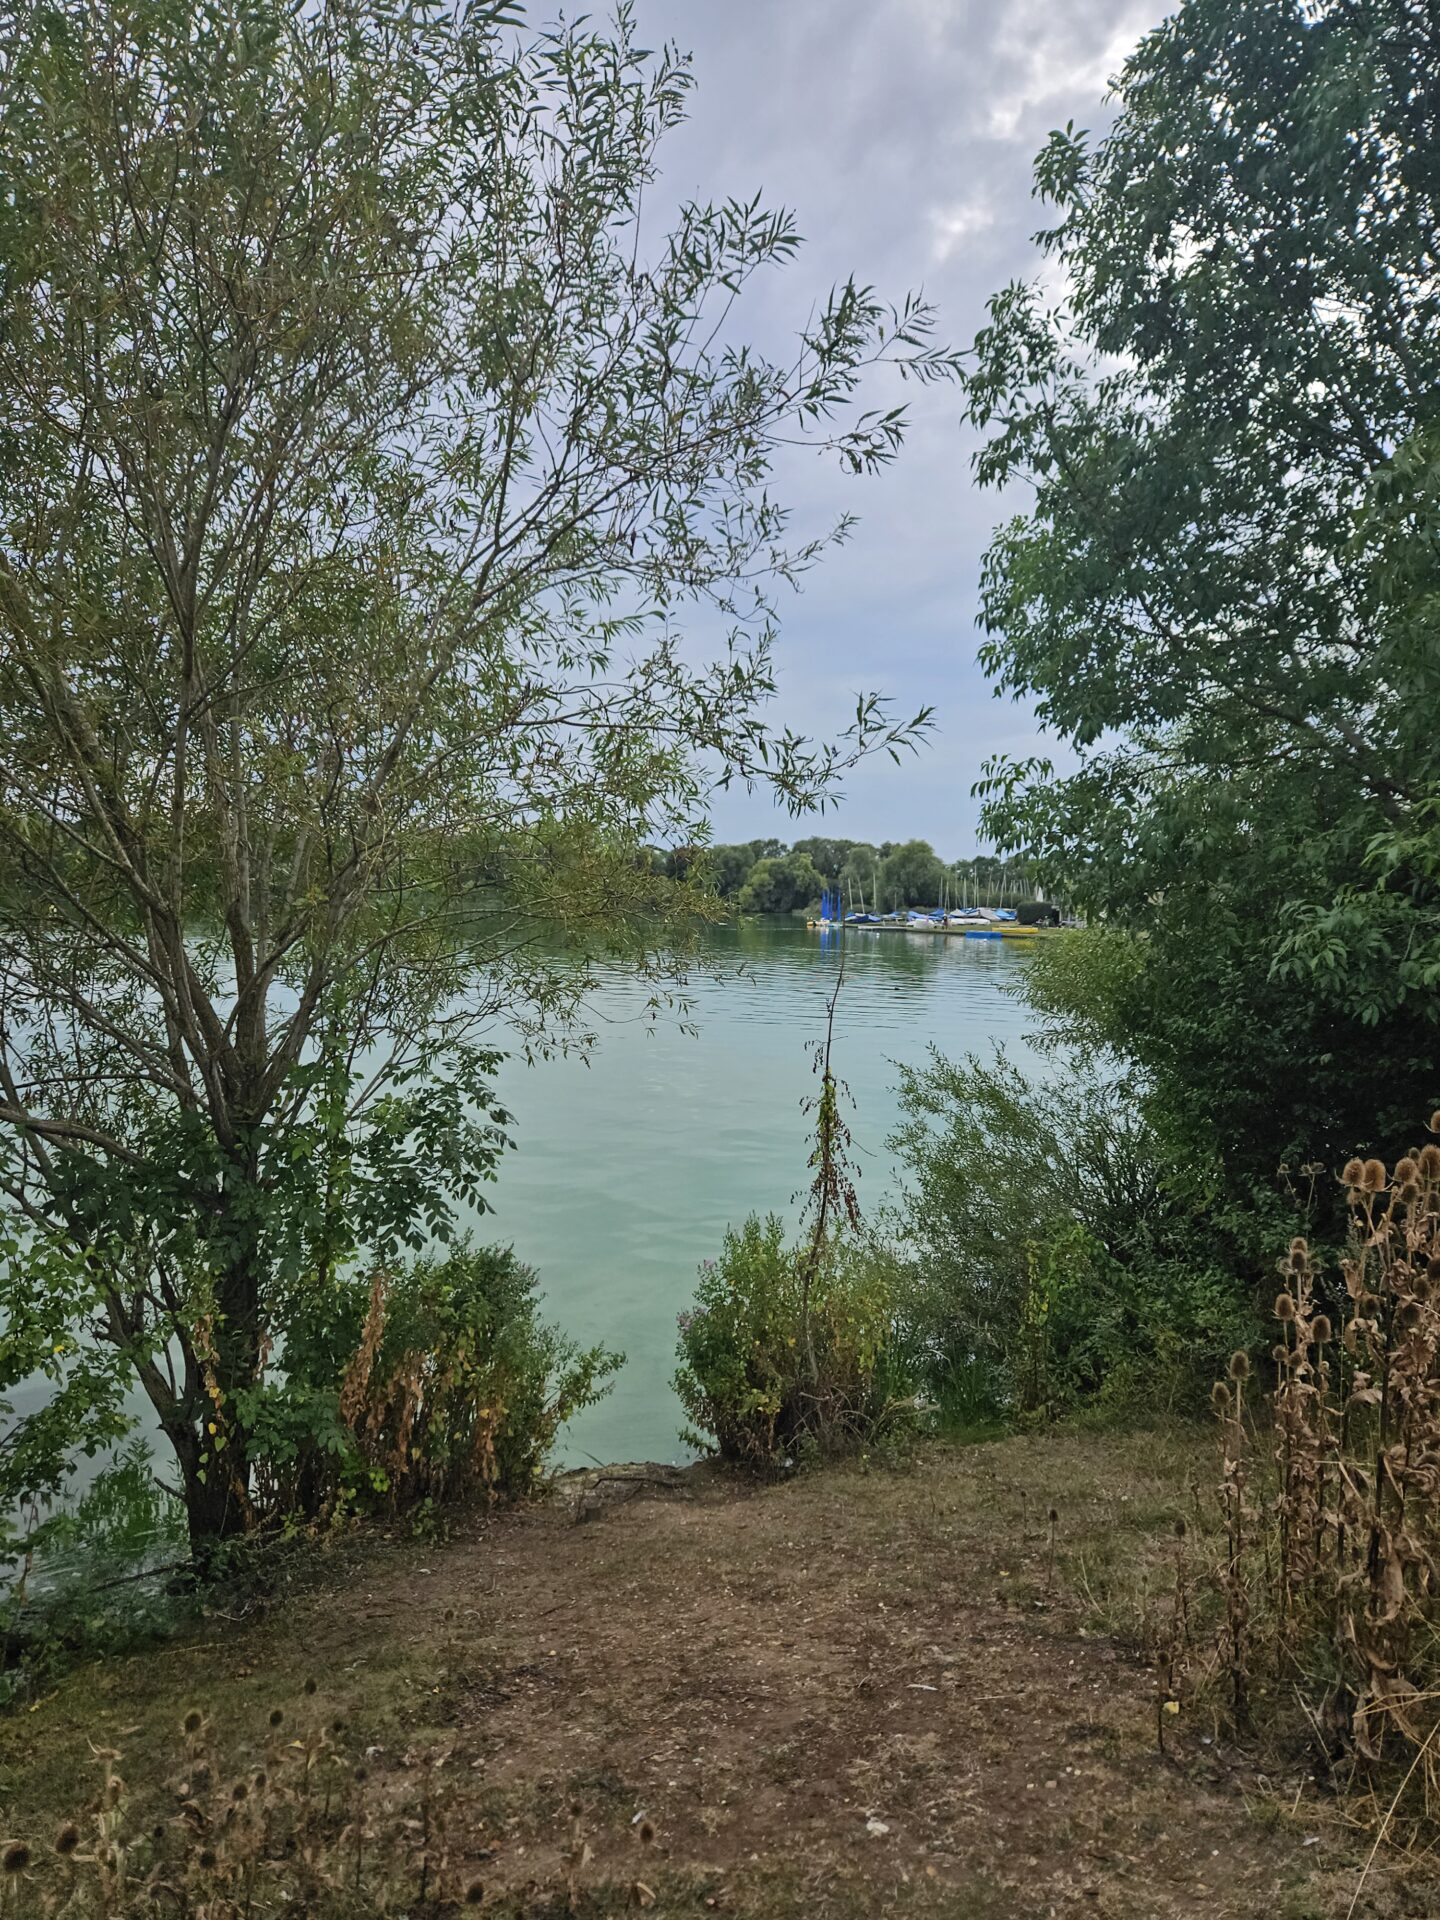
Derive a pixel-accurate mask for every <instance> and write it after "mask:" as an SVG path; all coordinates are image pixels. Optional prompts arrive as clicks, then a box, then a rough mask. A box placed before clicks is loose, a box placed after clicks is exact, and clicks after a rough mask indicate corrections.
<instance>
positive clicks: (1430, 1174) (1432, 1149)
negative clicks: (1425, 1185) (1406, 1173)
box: [1420, 1140, 1440, 1180]
mask: <svg viewBox="0 0 1440 1920" xmlns="http://www.w3.org/2000/svg"><path fill="white" fill-rule="evenodd" d="M1420 1171H1421V1173H1422V1174H1424V1176H1425V1178H1426V1179H1427V1180H1435V1179H1440V1147H1437V1146H1436V1144H1435V1142H1434V1141H1433V1140H1427V1141H1426V1142H1425V1145H1424V1146H1423V1147H1422V1148H1421V1149H1420Z"/></svg>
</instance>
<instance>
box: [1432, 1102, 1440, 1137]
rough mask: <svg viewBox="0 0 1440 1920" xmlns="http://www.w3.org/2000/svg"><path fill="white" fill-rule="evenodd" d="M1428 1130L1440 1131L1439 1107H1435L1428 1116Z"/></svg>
mask: <svg viewBox="0 0 1440 1920" xmlns="http://www.w3.org/2000/svg"><path fill="white" fill-rule="evenodd" d="M1430 1131H1431V1133H1440V1107H1437V1108H1436V1109H1435V1111H1434V1113H1432V1114H1431V1116H1430Z"/></svg>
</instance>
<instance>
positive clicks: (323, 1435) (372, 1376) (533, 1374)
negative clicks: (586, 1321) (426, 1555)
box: [242, 1242, 622, 1521]
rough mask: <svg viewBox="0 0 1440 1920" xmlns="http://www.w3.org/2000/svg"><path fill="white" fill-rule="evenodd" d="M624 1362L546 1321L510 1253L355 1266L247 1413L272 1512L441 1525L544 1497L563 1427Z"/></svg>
mask: <svg viewBox="0 0 1440 1920" xmlns="http://www.w3.org/2000/svg"><path fill="white" fill-rule="evenodd" d="M621 1358H622V1356H620V1355H618V1354H614V1353H609V1352H607V1351H606V1350H605V1349H603V1348H601V1347H593V1348H590V1349H588V1350H585V1351H582V1350H581V1349H579V1348H578V1347H576V1346H575V1345H574V1344H573V1342H571V1341H569V1340H567V1339H566V1338H565V1337H564V1335H562V1334H561V1333H559V1332H558V1331H557V1330H556V1329H555V1328H553V1327H551V1326H548V1325H547V1324H546V1323H545V1322H544V1321H542V1320H541V1318H540V1315H539V1300H538V1296H537V1282H536V1276H535V1274H534V1272H533V1271H532V1270H531V1269H530V1268H529V1267H527V1266H525V1265H524V1264H523V1263H522V1262H521V1261H519V1260H517V1259H516V1257H515V1255H514V1253H513V1252H512V1251H511V1250H510V1249H509V1248H507V1247H475V1246H472V1245H470V1244H469V1243H468V1242H463V1243H461V1244H460V1245H458V1246H456V1247H455V1248H453V1249H452V1250H451V1251H450V1252H449V1253H447V1254H446V1255H445V1257H444V1258H443V1259H437V1258H433V1257H429V1258H424V1259H419V1260H415V1261H413V1262H409V1263H407V1264H405V1265H403V1266H399V1267H396V1268H395V1269H394V1270H393V1271H392V1270H389V1269H383V1268H375V1269H372V1270H371V1271H368V1272H367V1271H363V1270H360V1269H352V1270H350V1271H348V1272H346V1273H345V1274H342V1275H339V1276H337V1277H336V1278H335V1279H333V1280H332V1281H331V1282H330V1284H329V1285H328V1286H327V1287H325V1288H324V1289H323V1290H318V1289H317V1290H316V1291H315V1293H314V1294H313V1295H312V1296H310V1297H309V1298H308V1299H307V1300H306V1301H305V1303H304V1304H303V1306H302V1307H300V1308H299V1310H298V1311H297V1312H296V1314H295V1316H294V1318H293V1319H292V1320H291V1322H290V1332H289V1335H288V1338H287V1341H286V1346H285V1352H284V1354H283V1356H282V1358H281V1361H280V1364H279V1365H278V1366H277V1367H276V1368H275V1369H274V1370H273V1372H271V1373H269V1374H267V1376H266V1378H265V1379H264V1380H263V1381H262V1383H261V1385H260V1386H259V1388H258V1389H257V1390H256V1391H255V1394H254V1397H253V1405H251V1406H248V1407H246V1408H244V1409H242V1414H243V1418H244V1420H245V1424H246V1427H247V1429H248V1431H249V1432H250V1433H251V1434H252V1435H253V1440H254V1447H255V1452H256V1458H257V1460H258V1461H259V1462H261V1463H263V1471H262V1473H261V1475H260V1477H259V1484H258V1486H257V1491H256V1498H257V1504H258V1505H259V1507H260V1511H261V1516H262V1518H268V1519H270V1520H272V1521H273V1520H283V1519H284V1518H286V1517H287V1516H288V1515H290V1514H293V1513H300V1514H305V1513H310V1514H315V1513H325V1514H330V1515H334V1514H335V1513H337V1512H349V1511H355V1510H359V1511H362V1512H363V1511H373V1512H383V1513H389V1514H408V1515H411V1516H412V1517H413V1516H416V1515H421V1516H425V1517H433V1516H434V1515H436V1514H437V1513H439V1511H440V1510H441V1509H442V1508H444V1507H445V1506H447V1505H453V1504H456V1503H461V1502H465V1501H473V1500H475V1499H477V1498H484V1499H487V1500H516V1499H521V1498H523V1497H525V1496H526V1495H527V1494H529V1493H530V1492H532V1491H533V1489H534V1487H535V1485H536V1483H537V1482H538V1480H539V1478H540V1476H541V1473H542V1472H543V1470H544V1466H545V1462H546V1459H547V1456H548V1455H549V1452H550V1449H551V1447H552V1446H553V1444H554V1441H555V1438H556V1435H557V1434H558V1432H559V1430H560V1428H561V1426H562V1425H563V1424H564V1423H565V1421H567V1420H568V1419H570V1418H571V1416H572V1415H573V1414H575V1413H578V1412H579V1411H580V1410H581V1409H582V1408H584V1407H587V1406H592V1405H594V1403H595V1402H596V1401H597V1400H598V1399H599V1398H600V1397H601V1396H602V1394H603V1393H604V1392H605V1391H606V1386H605V1383H606V1381H607V1380H608V1378H609V1376H610V1375H611V1374H613V1373H614V1372H615V1370H616V1369H617V1368H618V1367H619V1365H620V1364H621Z"/></svg>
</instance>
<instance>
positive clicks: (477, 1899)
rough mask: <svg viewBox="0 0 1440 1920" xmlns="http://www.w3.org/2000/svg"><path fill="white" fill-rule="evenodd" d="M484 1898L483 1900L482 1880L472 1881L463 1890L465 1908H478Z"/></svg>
mask: <svg viewBox="0 0 1440 1920" xmlns="http://www.w3.org/2000/svg"><path fill="white" fill-rule="evenodd" d="M484 1898H485V1882H484V1881H483V1880H472V1881H471V1882H470V1884H469V1886H468V1887H466V1889H465V1904H466V1906H467V1907H478V1906H479V1905H480V1904H481V1902H482V1901H483V1900H484Z"/></svg>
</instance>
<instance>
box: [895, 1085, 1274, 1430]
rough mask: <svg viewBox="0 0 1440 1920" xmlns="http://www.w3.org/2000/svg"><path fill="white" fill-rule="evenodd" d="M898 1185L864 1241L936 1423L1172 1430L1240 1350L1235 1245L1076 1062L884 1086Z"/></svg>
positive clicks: (1126, 1103)
mask: <svg viewBox="0 0 1440 1920" xmlns="http://www.w3.org/2000/svg"><path fill="white" fill-rule="evenodd" d="M901 1100H902V1106H903V1111H904V1120H903V1124H902V1126H901V1128H900V1130H899V1132H898V1133H897V1135H896V1137H895V1140H894V1142H893V1144H894V1146H895V1147H896V1148H897V1150H898V1152H899V1155H900V1159H901V1162H902V1165H903V1166H904V1168H905V1170H906V1172H907V1173H908V1176H909V1179H908V1183H907V1189H906V1192H905V1195H904V1198H903V1199H902V1201H901V1202H900V1203H899V1205H898V1206H897V1207H895V1208H893V1209H892V1210H891V1212H890V1214H889V1216H888V1217H887V1218H886V1219H885V1220H883V1221H882V1223H881V1225H882V1228H883V1231H884V1236H885V1239H886V1241H887V1242H888V1243H889V1245H890V1246H891V1247H892V1248H893V1250H894V1251H893V1255H892V1258H893V1261H894V1268H895V1284H896V1289H897V1295H898V1297H899V1299H900V1302H901V1311H902V1314H903V1319H904V1322H905V1326H906V1330H907V1340H908V1343H909V1344H910V1345H911V1347H912V1348H913V1350H914V1353H915V1355H916V1359H917V1362H918V1363H919V1364H920V1366H921V1367H922V1368H923V1370H924V1372H925V1374H926V1376H927V1378H928V1381H929V1383H930V1386H931V1388H932V1391H933V1392H934V1393H935V1395H936V1398H937V1399H938V1400H939V1401H940V1402H941V1404H942V1406H945V1407H946V1408H947V1409H948V1410H949V1411H950V1412H951V1413H952V1414H953V1415H954V1416H955V1417H957V1418H960V1419H967V1420H968V1419H977V1418H978V1419H983V1418H988V1417H994V1416H997V1415H1007V1414H1019V1415H1025V1416H1042V1415H1053V1414H1056V1413H1060V1412H1064V1411H1066V1410H1069V1409H1073V1408H1075V1407H1078V1406H1082V1405H1085V1404H1087V1403H1090V1402H1096V1401H1098V1402H1100V1403H1102V1404H1104V1405H1106V1406H1107V1407H1109V1408H1111V1409H1113V1410H1115V1411H1117V1412H1124V1411H1126V1410H1128V1409H1130V1408H1139V1407H1144V1408H1146V1409H1155V1408H1167V1409H1175V1410H1181V1409H1185V1408H1187V1407H1188V1408H1193V1407H1196V1406H1199V1405H1201V1404H1203V1401H1204V1396H1205V1394H1206V1393H1207V1392H1208V1390H1209V1386H1210V1383H1211V1381H1212V1380H1213V1379H1214V1377H1215V1372H1216V1370H1217V1368H1219V1367H1221V1366H1223V1364H1224V1362H1225V1359H1226V1357H1227V1356H1228V1354H1229V1353H1230V1352H1231V1351H1232V1350H1233V1349H1234V1348H1235V1347H1236V1346H1238V1345H1248V1344H1249V1343H1250V1342H1251V1341H1252V1340H1253V1338H1254V1337H1255V1331H1256V1321H1255V1315H1254V1311H1253V1307H1252V1305H1251V1290H1250V1288H1249V1286H1248V1285H1247V1283H1246V1281H1245V1279H1244V1278H1243V1272H1242V1269H1243V1257H1244V1256H1243V1252H1242V1250H1241V1247H1240V1241H1241V1240H1242V1239H1244V1237H1245V1236H1246V1235H1249V1234H1253V1233H1254V1231H1255V1227H1254V1223H1252V1222H1249V1221H1247V1220H1245V1219H1244V1218H1243V1217H1242V1215H1241V1213H1240V1211H1239V1210H1236V1211H1235V1213H1234V1214H1233V1216H1232V1215H1231V1214H1228V1213H1226V1211H1225V1210H1224V1209H1222V1208H1221V1207H1219V1206H1217V1205H1214V1204H1211V1203H1209V1202H1208V1201H1207V1200H1206V1199H1205V1198H1203V1197H1202V1196H1200V1195H1199V1194H1197V1193H1196V1192H1195V1191H1194V1189H1193V1185H1190V1184H1188V1179H1189V1176H1188V1175H1187V1176H1186V1181H1185V1182H1184V1183H1182V1176H1181V1170H1180V1169H1179V1168H1178V1167H1177V1165H1176V1164H1175V1162H1174V1160H1173V1157H1171V1156H1169V1155H1167V1153H1166V1150H1165V1143H1164V1140H1163V1138H1162V1137H1161V1136H1160V1135H1159V1134H1158V1133H1157V1131H1156V1129H1155V1128H1154V1127H1153V1126H1152V1124H1151V1123H1150V1121H1149V1120H1148V1119H1147V1117H1146V1113H1145V1109H1144V1105H1143V1103H1142V1102H1141V1100H1140V1099H1138V1098H1137V1096H1136V1093H1135V1091H1134V1089H1133V1087H1131V1086H1129V1085H1127V1084H1126V1083H1125V1082H1124V1081H1123V1080H1120V1079H1117V1078H1115V1077H1114V1076H1113V1075H1107V1074H1106V1072H1105V1071H1103V1070H1102V1069H1100V1068H1099V1067H1094V1066H1090V1065H1087V1064H1085V1063H1083V1062H1080V1063H1070V1064H1068V1065H1064V1066H1062V1065H1060V1064H1058V1063H1057V1064H1055V1065H1054V1066H1053V1067H1052V1069H1051V1070H1050V1071H1049V1072H1048V1073H1047V1075H1046V1076H1045V1077H1044V1078H1043V1079H1040V1080H1037V1079H1035V1078H1033V1077H1028V1076H1026V1075H1025V1074H1022V1073H1021V1072H1020V1071H1019V1070H1018V1069H1017V1068H1016V1067H1015V1066H1013V1065H1012V1064H1010V1063H1009V1062H1007V1061H1006V1060H1005V1059H1004V1058H1003V1057H1002V1058H998V1059H996V1060H994V1061H991V1062H985V1061H982V1060H979V1059H976V1058H974V1057H973V1056H971V1057H969V1058H966V1059H963V1060H960V1061H950V1060H946V1059H944V1058H942V1057H941V1056H940V1055H939V1054H938V1053H932V1056H931V1058H930V1061H929V1063H928V1064H927V1065H926V1066H923V1067H919V1068H914V1069H909V1068H907V1069H902V1074H901Z"/></svg>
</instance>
